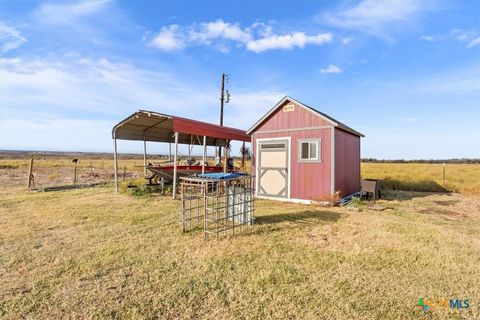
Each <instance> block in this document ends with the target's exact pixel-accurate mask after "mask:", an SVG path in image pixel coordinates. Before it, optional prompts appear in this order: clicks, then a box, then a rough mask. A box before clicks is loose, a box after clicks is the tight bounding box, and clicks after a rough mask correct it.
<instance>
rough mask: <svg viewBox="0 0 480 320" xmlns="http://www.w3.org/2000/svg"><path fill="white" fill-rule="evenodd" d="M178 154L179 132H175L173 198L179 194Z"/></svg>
mask: <svg viewBox="0 0 480 320" xmlns="http://www.w3.org/2000/svg"><path fill="white" fill-rule="evenodd" d="M177 154H178V132H175V153H174V155H173V161H174V163H173V199H175V197H176V196H177Z"/></svg>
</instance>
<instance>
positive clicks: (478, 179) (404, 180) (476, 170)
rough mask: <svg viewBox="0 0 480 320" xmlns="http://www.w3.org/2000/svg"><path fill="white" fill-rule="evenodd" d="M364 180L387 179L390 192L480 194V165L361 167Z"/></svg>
mask: <svg viewBox="0 0 480 320" xmlns="http://www.w3.org/2000/svg"><path fill="white" fill-rule="evenodd" d="M362 177H363V178H376V179H384V181H383V184H384V185H385V186H386V187H388V188H390V189H394V190H395V189H398V190H407V191H427V192H442V191H454V192H461V193H466V194H477V195H478V194H480V164H446V165H445V185H444V184H443V166H442V164H428V163H426V164H422V163H362Z"/></svg>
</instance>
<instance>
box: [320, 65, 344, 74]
mask: <svg viewBox="0 0 480 320" xmlns="http://www.w3.org/2000/svg"><path fill="white" fill-rule="evenodd" d="M320 72H321V73H334V74H338V73H342V72H343V69H342V68H340V67H337V66H336V65H334V64H331V65H329V66H328V67H326V68H324V69H320Z"/></svg>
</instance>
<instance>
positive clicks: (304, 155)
mask: <svg viewBox="0 0 480 320" xmlns="http://www.w3.org/2000/svg"><path fill="white" fill-rule="evenodd" d="M299 149H300V152H299V153H300V159H299V160H300V161H319V160H320V152H319V151H320V141H319V140H308V141H300V148H299Z"/></svg>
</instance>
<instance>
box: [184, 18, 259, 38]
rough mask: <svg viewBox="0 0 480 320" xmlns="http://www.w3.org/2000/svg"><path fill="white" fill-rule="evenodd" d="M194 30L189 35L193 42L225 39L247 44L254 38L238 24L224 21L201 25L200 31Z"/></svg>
mask: <svg viewBox="0 0 480 320" xmlns="http://www.w3.org/2000/svg"><path fill="white" fill-rule="evenodd" d="M194 29H195V28H194ZM194 29H193V30H190V34H189V37H190V39H191V40H193V41H200V42H206V43H208V42H209V41H210V40H215V39H225V40H232V41H238V42H242V43H245V42H247V41H249V40H250V39H251V38H252V36H251V34H250V32H249V30H243V29H241V28H240V26H239V24H238V23H235V24H231V23H228V22H224V21H222V20H217V21H214V22H206V23H201V24H200V27H199V30H194Z"/></svg>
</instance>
